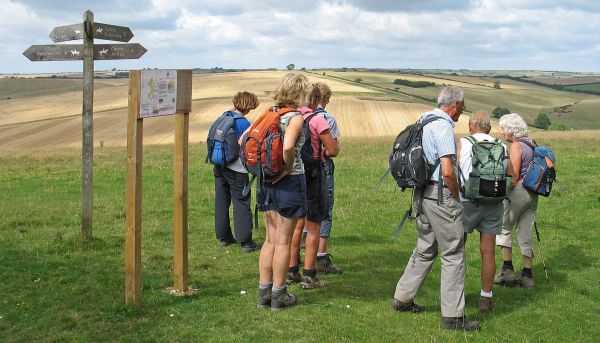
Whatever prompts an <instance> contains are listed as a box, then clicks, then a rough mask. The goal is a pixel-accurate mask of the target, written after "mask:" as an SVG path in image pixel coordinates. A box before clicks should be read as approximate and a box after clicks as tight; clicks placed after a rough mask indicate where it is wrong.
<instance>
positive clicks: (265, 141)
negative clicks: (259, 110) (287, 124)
mask: <svg viewBox="0 0 600 343" xmlns="http://www.w3.org/2000/svg"><path fill="white" fill-rule="evenodd" d="M293 111H296V109H295V108H290V107H286V108H277V107H271V108H269V109H268V110H267V111H266V112H265V113H263V114H262V115H261V116H260V117H259V118H258V119H257V120H256V121H255V122H254V123H253V124H252V126H250V129H249V130H248V131H246V132H245V133H244V135H243V136H242V144H241V152H242V164H243V165H244V167H246V169H247V170H248V172H249V173H250V174H252V175H253V176H255V177H258V178H259V180H261V181H264V180H265V179H268V178H272V177H275V176H276V175H278V174H280V173H281V172H282V171H283V170H284V168H285V163H284V161H283V135H282V134H281V132H280V131H279V121H280V118H281V116H282V115H284V114H286V113H288V112H293Z"/></svg>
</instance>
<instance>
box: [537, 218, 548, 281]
mask: <svg viewBox="0 0 600 343" xmlns="http://www.w3.org/2000/svg"><path fill="white" fill-rule="evenodd" d="M533 227H534V228H535V235H536V236H537V240H538V243H539V244H540V252H541V253H542V264H543V265H544V274H546V282H548V281H549V280H548V271H547V270H546V261H544V248H542V242H541V241H540V232H539V231H538V228H537V223H536V222H533Z"/></svg>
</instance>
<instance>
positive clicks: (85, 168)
mask: <svg viewBox="0 0 600 343" xmlns="http://www.w3.org/2000/svg"><path fill="white" fill-rule="evenodd" d="M132 37H133V33H132V32H131V30H130V29H129V28H127V27H123V26H116V25H109V24H102V23H95V22H94V13H92V12H91V11H89V10H88V11H86V12H85V13H84V15H83V23H78V24H73V25H68V26H59V27H55V28H54V29H53V30H52V32H50V38H51V39H52V40H53V41H54V42H65V41H70V40H78V39H83V44H82V45H81V44H61V45H32V46H30V47H29V48H28V49H27V50H25V52H23V55H25V56H26V57H27V58H29V59H30V60H31V61H72V60H83V110H82V127H83V137H82V140H83V143H82V192H81V193H82V195H81V197H82V200H81V233H82V235H83V237H84V238H85V239H89V238H91V237H92V208H93V201H94V200H93V199H94V196H93V194H94V190H93V185H94V161H93V156H94V145H93V136H94V128H93V120H92V119H93V108H94V60H116V59H137V58H140V57H141V56H142V55H143V54H144V53H146V51H147V50H146V49H145V48H144V47H143V46H141V45H139V44H97V45H94V38H98V39H105V40H112V41H119V42H128V41H129V40H130V39H131V38H132Z"/></svg>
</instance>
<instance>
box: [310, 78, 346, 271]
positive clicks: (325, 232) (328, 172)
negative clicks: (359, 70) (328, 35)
mask: <svg viewBox="0 0 600 343" xmlns="http://www.w3.org/2000/svg"><path fill="white" fill-rule="evenodd" d="M315 86H316V87H319V90H320V91H321V101H320V102H319V105H318V106H317V108H316V110H315V113H316V114H317V115H318V116H322V117H323V118H325V120H326V121H327V124H328V125H329V132H330V133H331V136H332V137H333V139H334V140H335V141H336V143H337V148H338V153H339V141H338V139H339V137H340V129H339V128H338V125H337V121H336V120H335V117H334V116H332V115H331V114H330V113H328V112H326V111H325V107H326V106H327V104H329V99H331V88H329V86H328V85H327V84H326V83H323V82H317V83H315ZM338 153H336V154H335V155H333V154H331V153H330V152H329V151H328V150H325V151H323V155H324V159H323V170H324V171H325V180H326V181H327V193H328V195H329V209H328V210H327V217H325V219H324V220H323V221H321V229H320V233H319V237H320V238H319V251H318V253H317V264H316V267H317V272H318V273H322V274H341V273H342V269H341V268H338V267H337V266H335V265H334V264H333V263H332V262H331V259H332V257H331V254H330V253H329V250H328V249H329V238H330V236H331V228H332V227H333V203H334V183H335V178H334V172H335V165H334V163H333V157H335V156H337V154H338Z"/></svg>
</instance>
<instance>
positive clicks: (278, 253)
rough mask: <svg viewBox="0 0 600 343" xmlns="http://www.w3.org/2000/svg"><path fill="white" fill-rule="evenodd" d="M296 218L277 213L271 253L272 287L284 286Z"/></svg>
mask: <svg viewBox="0 0 600 343" xmlns="http://www.w3.org/2000/svg"><path fill="white" fill-rule="evenodd" d="M297 222H298V218H286V217H284V216H281V215H277V230H276V235H275V239H273V238H271V239H270V241H271V242H273V241H274V242H275V252H274V254H273V262H272V263H273V264H272V266H273V287H283V286H285V280H286V277H287V274H288V268H289V267H288V265H289V263H290V242H291V241H292V235H293V234H294V227H295V226H296V223H297Z"/></svg>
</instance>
